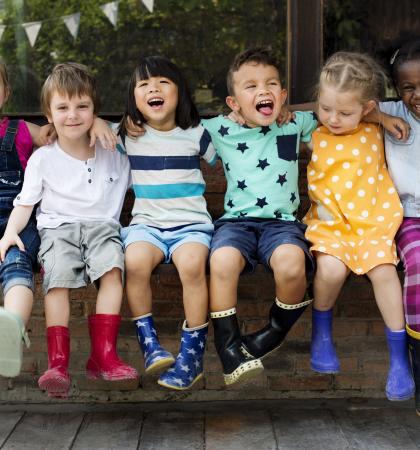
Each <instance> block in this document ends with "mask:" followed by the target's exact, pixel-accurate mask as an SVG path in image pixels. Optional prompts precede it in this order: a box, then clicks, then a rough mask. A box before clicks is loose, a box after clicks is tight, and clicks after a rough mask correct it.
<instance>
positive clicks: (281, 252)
mask: <svg viewBox="0 0 420 450" xmlns="http://www.w3.org/2000/svg"><path fill="white" fill-rule="evenodd" d="M305 259H306V256H305V252H304V251H303V250H302V249H301V248H300V247H299V246H297V245H293V244H281V245H279V246H278V247H277V248H276V249H275V250H274V252H273V254H272V255H271V257H270V266H271V268H272V270H273V273H274V280H275V282H276V299H275V301H274V303H273V304H272V306H271V308H270V312H269V317H268V323H267V325H265V327H264V328H262V329H261V330H258V331H256V332H255V333H252V334H248V335H246V336H243V338H242V342H243V346H244V348H245V349H246V351H247V352H248V353H249V354H250V355H252V356H253V357H256V358H263V357H265V356H267V355H268V354H269V353H271V352H273V351H274V350H276V349H277V348H279V347H280V345H281V343H282V342H283V340H284V338H285V337H286V335H287V333H288V332H289V330H290V329H291V328H292V327H293V325H294V324H295V323H296V321H297V320H298V319H299V317H300V316H301V315H302V313H303V312H304V311H305V309H306V307H307V306H308V304H309V303H310V302H311V301H302V299H303V297H304V295H305V291H306V268H305Z"/></svg>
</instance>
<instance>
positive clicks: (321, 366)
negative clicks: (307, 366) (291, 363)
mask: <svg viewBox="0 0 420 450" xmlns="http://www.w3.org/2000/svg"><path fill="white" fill-rule="evenodd" d="M332 322H333V310H332V309H329V310H327V311H318V310H317V309H315V308H313V309H312V339H311V369H312V370H314V371H315V372H319V373H338V372H339V371H340V361H339V359H338V357H337V353H336V351H335V348H334V342H333V337H332Z"/></svg>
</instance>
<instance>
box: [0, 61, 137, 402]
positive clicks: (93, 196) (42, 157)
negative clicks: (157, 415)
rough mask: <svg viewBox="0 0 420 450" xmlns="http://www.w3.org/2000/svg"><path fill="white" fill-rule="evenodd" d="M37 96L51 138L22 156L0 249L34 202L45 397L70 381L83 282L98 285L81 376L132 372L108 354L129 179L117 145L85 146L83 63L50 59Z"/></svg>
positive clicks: (89, 93)
mask: <svg viewBox="0 0 420 450" xmlns="http://www.w3.org/2000/svg"><path fill="white" fill-rule="evenodd" d="M41 103H42V108H43V111H44V113H45V115H46V116H47V118H48V121H49V122H50V123H53V124H54V126H55V129H56V132H57V136H58V137H57V140H56V141H55V142H54V143H53V144H52V145H47V146H45V147H41V148H40V149H39V150H37V151H36V152H35V153H34V155H33V156H32V157H31V158H30V160H29V162H28V166H27V169H26V173H25V181H24V184H23V188H22V191H21V192H20V194H19V195H18V196H17V197H16V199H15V201H14V205H15V208H14V210H13V212H12V213H11V216H10V219H9V223H8V226H7V228H6V231H5V234H4V236H3V238H2V239H1V241H0V254H1V255H3V254H4V253H5V252H6V250H7V249H8V248H9V247H10V246H11V245H18V246H19V248H21V249H23V244H22V242H21V241H20V239H19V236H18V234H19V232H20V230H21V229H22V228H23V227H24V226H25V225H26V223H27V221H28V220H29V217H30V215H31V213H32V210H33V208H34V206H35V205H36V204H37V203H38V202H40V203H39V208H38V210H37V227H38V230H39V233H40V237H41V247H40V251H39V255H38V259H39V262H40V264H41V266H42V269H43V272H44V279H43V288H44V292H45V294H46V296H45V316H46V324H47V341H48V370H47V371H46V372H45V373H44V374H43V375H42V376H41V378H40V379H39V382H38V384H39V387H40V388H41V389H43V390H46V391H47V392H48V394H49V395H50V396H52V397H66V396H67V395H68V391H69V388H70V376H69V373H68V365H69V353H70V336H69V330H68V323H69V317H70V302H69V289H70V288H78V287H81V286H86V285H87V284H88V283H89V282H97V283H98V284H99V289H98V297H97V303H96V314H94V315H91V316H89V333H90V337H91V355H90V358H89V361H88V363H87V368H86V369H87V376H88V377H89V378H94V379H96V378H102V379H105V380H110V381H114V380H125V379H135V378H137V377H138V374H137V371H136V370H135V369H133V368H132V367H130V366H128V365H126V364H125V363H123V362H122V361H121V360H120V359H119V358H118V355H117V353H116V340H117V334H118V327H119V323H120V315H119V311H120V307H121V302H122V293H123V286H122V273H123V270H124V253H123V247H122V243H121V241H120V235H119V231H120V224H119V221H118V220H119V215H120V212H121V208H122V205H123V201H124V196H125V192H126V189H127V186H128V184H129V163H128V159H127V157H126V156H125V155H122V154H120V153H119V152H109V151H106V150H104V149H103V148H101V147H100V146H99V145H96V146H95V147H90V145H89V143H90V138H89V134H88V132H89V129H90V128H91V126H92V123H93V121H94V118H95V113H96V112H97V109H98V96H97V92H96V84H95V80H94V78H93V77H92V76H91V75H90V74H89V72H88V70H87V68H86V67H85V66H82V65H80V64H76V63H64V64H59V65H57V66H56V67H55V68H54V69H53V71H52V73H51V74H50V76H49V77H48V78H47V80H46V81H45V83H44V86H43V88H42V93H41Z"/></svg>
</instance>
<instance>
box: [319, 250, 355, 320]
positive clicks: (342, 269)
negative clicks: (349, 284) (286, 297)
mask: <svg viewBox="0 0 420 450" xmlns="http://www.w3.org/2000/svg"><path fill="white" fill-rule="evenodd" d="M316 262H317V269H316V274H315V279H314V305H313V306H314V308H315V309H317V310H318V311H328V310H330V309H331V308H332V307H333V306H334V304H335V302H336V300H337V297H338V295H339V293H340V291H341V288H342V287H343V284H344V282H345V281H346V278H347V277H348V275H349V273H350V270H349V269H348V267H347V266H346V265H345V264H344V263H343V262H342V261H340V260H339V259H338V258H336V257H334V256H330V255H325V254H323V253H318V252H317V253H316Z"/></svg>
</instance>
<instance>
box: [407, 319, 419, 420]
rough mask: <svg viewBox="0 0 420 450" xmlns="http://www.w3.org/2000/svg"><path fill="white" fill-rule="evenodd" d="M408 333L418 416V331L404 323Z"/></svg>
mask: <svg viewBox="0 0 420 450" xmlns="http://www.w3.org/2000/svg"><path fill="white" fill-rule="evenodd" d="M406 328H407V334H408V347H409V349H410V353H411V363H412V365H413V378H414V383H415V385H416V397H415V406H416V413H417V415H419V416H420V333H419V332H417V331H414V330H412V329H411V328H409V326H408V325H406Z"/></svg>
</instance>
